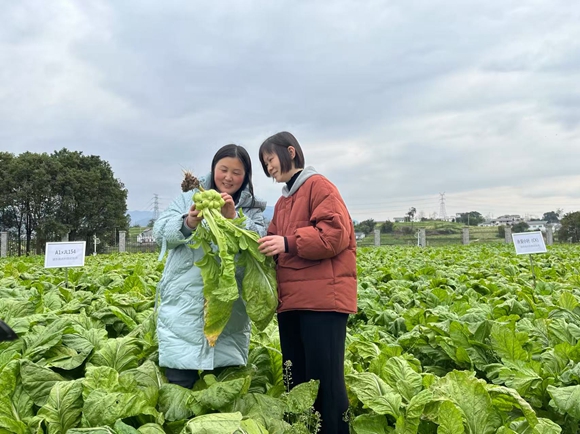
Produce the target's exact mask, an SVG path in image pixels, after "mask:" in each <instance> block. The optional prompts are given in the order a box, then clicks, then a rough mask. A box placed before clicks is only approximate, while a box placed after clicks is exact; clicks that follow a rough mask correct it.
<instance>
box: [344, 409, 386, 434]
mask: <svg viewBox="0 0 580 434" xmlns="http://www.w3.org/2000/svg"><path fill="white" fill-rule="evenodd" d="M351 426H352V430H353V431H354V434H386V433H388V432H389V431H388V429H389V425H388V423H387V418H386V417H385V416H383V415H380V414H361V415H360V416H357V417H355V418H354V420H353V421H352V423H351Z"/></svg>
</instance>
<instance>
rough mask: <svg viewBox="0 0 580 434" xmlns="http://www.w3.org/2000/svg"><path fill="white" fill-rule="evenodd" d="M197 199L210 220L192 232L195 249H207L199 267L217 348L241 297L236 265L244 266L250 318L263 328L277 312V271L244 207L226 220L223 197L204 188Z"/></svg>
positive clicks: (209, 332)
mask: <svg viewBox="0 0 580 434" xmlns="http://www.w3.org/2000/svg"><path fill="white" fill-rule="evenodd" d="M193 202H194V203H195V207H196V209H197V210H198V211H199V216H200V217H201V216H203V218H204V220H205V221H206V223H207V225H198V227H197V229H196V230H195V231H194V232H193V234H192V239H193V241H194V243H193V245H191V247H192V248H199V247H202V248H203V250H204V253H205V255H204V257H203V258H202V259H200V260H199V261H197V262H196V263H195V265H196V266H197V267H199V268H200V271H201V276H202V279H203V295H204V298H205V303H204V334H205V336H206V338H207V340H208V343H209V345H210V346H212V347H213V346H214V345H215V344H216V341H217V339H218V337H219V335H220V334H221V332H222V331H223V329H224V328H225V326H226V324H227V323H228V321H229V318H230V315H231V313H232V309H233V306H234V303H235V301H236V300H237V299H238V298H239V297H240V293H239V290H238V282H237V280H236V267H237V266H242V267H244V278H243V280H242V282H241V284H242V294H241V295H242V299H243V300H244V301H245V302H246V303H245V304H246V312H247V314H248V316H249V317H250V319H251V320H252V321H253V322H254V324H255V325H256V327H258V329H260V330H263V329H264V328H265V327H266V326H267V325H268V323H269V322H270V321H271V320H272V317H273V316H274V313H275V311H276V307H277V303H278V297H277V286H276V272H275V267H274V261H273V259H272V258H268V257H266V256H264V255H263V254H262V253H260V251H259V249H258V239H259V235H258V234H257V233H255V232H253V231H249V230H247V229H246V228H245V220H246V217H245V216H244V215H243V213H242V212H241V211H240V214H241V217H239V218H236V219H232V220H230V219H227V218H225V217H224V216H223V215H222V214H221V208H222V207H223V206H224V204H225V201H224V200H223V198H222V197H221V195H220V194H219V193H218V192H217V191H215V190H203V188H201V187H200V189H199V191H197V192H196V193H195V194H194V195H193ZM215 246H217V252H216V251H215ZM216 253H217V254H216ZM218 257H219V260H218Z"/></svg>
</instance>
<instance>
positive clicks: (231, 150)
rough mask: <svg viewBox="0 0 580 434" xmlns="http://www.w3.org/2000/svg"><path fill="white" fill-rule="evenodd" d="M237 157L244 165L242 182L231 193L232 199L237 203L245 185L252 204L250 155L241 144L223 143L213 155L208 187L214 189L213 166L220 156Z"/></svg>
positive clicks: (252, 189) (252, 190) (252, 188)
mask: <svg viewBox="0 0 580 434" xmlns="http://www.w3.org/2000/svg"><path fill="white" fill-rule="evenodd" d="M228 157H229V158H237V159H238V160H240V161H241V162H242V165H243V166H244V172H245V175H244V182H242V186H241V187H240V189H239V190H238V191H236V192H235V193H234V194H233V195H232V199H234V203H236V204H237V203H238V201H239V200H240V196H241V194H242V191H244V189H245V188H246V186H247V187H248V191H249V192H250V194H251V195H252V204H251V205H250V206H254V199H255V198H254V185H253V184H252V160H251V159H250V156H249V155H248V151H246V150H245V149H244V148H243V147H242V146H239V145H234V144H230V145H225V146H223V147H222V148H220V149H219V150H218V151H217V152H216V153H215V155H214V156H213V160H212V162H211V181H210V188H213V189H214V190H216V189H217V188H216V185H215V166H216V164H217V163H218V161H220V160H221V159H222V158H228Z"/></svg>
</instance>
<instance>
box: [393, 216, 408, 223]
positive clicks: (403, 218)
mask: <svg viewBox="0 0 580 434" xmlns="http://www.w3.org/2000/svg"><path fill="white" fill-rule="evenodd" d="M393 221H394V222H395V223H403V222H406V221H407V217H395V218H394V219H393Z"/></svg>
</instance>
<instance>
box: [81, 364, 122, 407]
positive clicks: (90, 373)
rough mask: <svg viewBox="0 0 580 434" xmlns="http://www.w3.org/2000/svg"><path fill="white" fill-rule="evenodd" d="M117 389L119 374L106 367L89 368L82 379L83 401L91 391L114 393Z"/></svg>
mask: <svg viewBox="0 0 580 434" xmlns="http://www.w3.org/2000/svg"><path fill="white" fill-rule="evenodd" d="M118 388H119V373H118V372H117V371H115V370H114V369H113V368H109V367H108V366H89V367H87V371H86V374H85V378H84V379H83V399H86V398H87V397H88V396H89V394H90V393H91V392H92V391H93V390H102V391H105V392H115V391H117V390H118Z"/></svg>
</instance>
